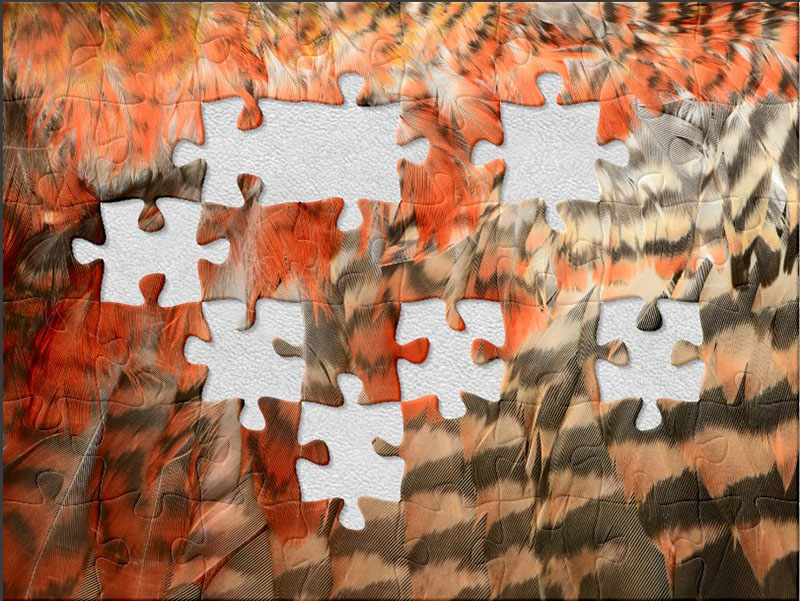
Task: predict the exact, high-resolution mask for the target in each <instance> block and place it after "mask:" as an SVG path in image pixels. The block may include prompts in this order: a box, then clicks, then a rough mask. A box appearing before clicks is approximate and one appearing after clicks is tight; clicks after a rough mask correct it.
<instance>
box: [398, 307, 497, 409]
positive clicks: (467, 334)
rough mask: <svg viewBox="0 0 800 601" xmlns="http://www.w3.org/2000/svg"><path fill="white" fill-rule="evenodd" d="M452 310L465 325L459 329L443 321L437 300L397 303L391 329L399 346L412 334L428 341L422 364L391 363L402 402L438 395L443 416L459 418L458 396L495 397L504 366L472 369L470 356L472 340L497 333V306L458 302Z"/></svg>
mask: <svg viewBox="0 0 800 601" xmlns="http://www.w3.org/2000/svg"><path fill="white" fill-rule="evenodd" d="M458 311H459V314H460V315H461V317H462V319H463V320H464V322H465V323H466V329H465V330H463V331H456V330H453V329H452V328H451V327H450V326H448V325H447V323H446V321H445V311H444V306H443V304H442V302H441V301H439V300H433V299H432V300H428V301H420V302H415V303H403V305H402V310H401V311H400V321H399V323H398V326H397V339H398V341H401V343H402V342H404V341H407V340H411V339H413V338H416V337H418V336H425V337H426V338H428V340H430V348H429V350H428V356H427V358H426V359H425V361H423V362H422V363H419V364H413V363H410V362H408V361H402V362H400V363H398V364H397V374H398V376H399V378H400V390H401V392H402V398H403V400H404V401H408V400H411V399H415V398H418V397H422V396H425V395H428V394H433V393H434V392H438V396H439V404H440V410H441V413H442V415H443V416H444V417H446V418H451V417H459V416H461V415H463V414H464V405H463V403H462V402H461V398H460V393H461V392H470V393H473V394H476V395H478V396H482V397H485V398H490V399H498V398H499V397H500V390H501V383H502V378H503V369H504V365H503V363H502V362H500V361H496V362H493V363H489V364H485V365H476V364H475V363H474V362H473V360H472V356H471V351H470V349H471V346H472V342H473V340H474V339H475V338H478V337H486V338H489V339H495V342H497V343H498V344H499V342H500V341H499V340H496V339H497V337H498V335H499V334H498V333H500V332H502V331H503V321H502V318H501V314H500V305H499V303H493V302H488V301H477V300H464V301H461V302H460V303H458Z"/></svg>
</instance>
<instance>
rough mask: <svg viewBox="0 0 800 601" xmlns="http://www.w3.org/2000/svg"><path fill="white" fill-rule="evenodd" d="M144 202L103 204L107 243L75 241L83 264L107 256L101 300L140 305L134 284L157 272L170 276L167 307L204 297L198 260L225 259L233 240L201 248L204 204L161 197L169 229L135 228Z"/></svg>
mask: <svg viewBox="0 0 800 601" xmlns="http://www.w3.org/2000/svg"><path fill="white" fill-rule="evenodd" d="M141 203H142V201H140V200H123V201H118V202H104V203H101V204H100V213H101V215H102V220H103V228H104V229H105V243H104V244H102V245H95V244H93V243H91V242H89V241H87V240H83V239H81V238H75V239H74V240H73V242H72V247H73V253H74V255H75V257H76V259H77V260H78V261H79V262H81V263H89V262H91V261H93V260H94V259H98V258H99V259H102V260H103V283H102V288H101V294H100V298H101V300H102V301H104V302H118V303H128V304H132V305H134V304H137V302H138V298H139V296H138V291H137V290H136V289H135V287H134V283H135V282H137V281H138V280H139V278H141V277H143V276H145V275H147V274H149V273H155V272H161V273H164V274H166V276H167V279H166V285H165V287H164V290H163V291H162V294H161V297H160V302H161V304H162V305H163V306H173V305H179V304H181V303H188V302H197V301H199V300H201V295H200V285H199V282H198V280H197V261H198V260H199V259H200V258H201V257H202V258H204V259H206V260H209V261H211V262H213V263H219V262H221V261H223V260H224V259H225V258H226V256H227V254H228V242H227V241H219V242H217V243H215V244H210V245H206V246H199V245H198V244H197V243H196V242H195V236H196V231H197V225H198V223H199V221H200V213H201V209H202V207H201V205H200V203H194V202H187V201H182V200H177V199H172V198H163V199H160V200H159V201H158V206H159V207H160V210H161V212H162V213H163V215H164V217H165V227H164V228H162V229H160V230H159V231H157V232H145V231H142V230H141V229H139V228H138V227H136V219H137V215H138V214H139V211H140V210H141V206H142V204H141Z"/></svg>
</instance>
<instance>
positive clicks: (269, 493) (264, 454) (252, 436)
mask: <svg viewBox="0 0 800 601" xmlns="http://www.w3.org/2000/svg"><path fill="white" fill-rule="evenodd" d="M258 407H259V409H260V410H261V413H262V415H263V416H264V423H265V424H266V425H265V427H264V429H263V430H243V433H242V436H243V441H242V453H243V458H242V470H243V472H242V473H249V472H252V474H253V485H254V487H255V491H256V496H257V498H258V503H259V505H260V506H261V507H270V506H273V505H280V504H283V503H290V502H297V503H299V501H300V485H299V483H298V481H297V474H296V472H295V462H296V461H297V460H298V459H306V460H308V461H310V462H312V463H316V464H318V465H327V464H328V461H329V455H328V447H327V446H326V445H325V443H324V442H322V441H321V440H312V441H310V442H308V443H305V444H298V442H297V431H298V428H299V427H300V411H301V405H300V403H296V402H295V403H292V402H288V401H281V400H279V399H275V398H271V397H262V398H260V399H259V400H258ZM278 458H279V459H278ZM286 527H287V528H289V527H291V524H289V523H287V524H286Z"/></svg>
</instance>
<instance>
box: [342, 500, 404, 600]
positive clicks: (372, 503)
mask: <svg viewBox="0 0 800 601" xmlns="http://www.w3.org/2000/svg"><path fill="white" fill-rule="evenodd" d="M358 507H359V509H360V510H361V513H362V515H363V516H364V527H363V528H362V529H359V530H352V529H350V528H347V527H343V526H338V525H336V524H335V525H334V527H333V530H332V532H331V540H330V546H331V556H332V559H331V567H332V568H333V584H332V586H331V596H339V597H347V598H361V597H375V596H382V597H387V598H391V599H410V598H411V597H412V590H411V575H410V571H409V566H408V560H407V558H406V551H405V535H404V527H403V510H402V505H401V504H400V503H394V502H391V501H386V500H383V499H376V498H372V497H360V498H359V499H358ZM365 562H368V563H369V565H370V570H364V569H363V568H362V566H363V565H364V563H365Z"/></svg>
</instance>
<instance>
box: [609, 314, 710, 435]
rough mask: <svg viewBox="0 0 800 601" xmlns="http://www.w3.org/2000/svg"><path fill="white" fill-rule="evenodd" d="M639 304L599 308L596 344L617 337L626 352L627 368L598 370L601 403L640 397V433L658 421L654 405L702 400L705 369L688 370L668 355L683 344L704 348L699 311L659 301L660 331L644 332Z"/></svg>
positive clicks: (696, 365)
mask: <svg viewBox="0 0 800 601" xmlns="http://www.w3.org/2000/svg"><path fill="white" fill-rule="evenodd" d="M642 305H643V303H642V301H641V300H640V299H623V300H616V301H610V302H605V303H603V304H602V305H601V307H600V322H599V325H598V329H597V339H598V340H599V341H603V340H605V339H606V338H608V337H609V336H611V335H612V333H613V336H615V337H619V338H620V339H621V340H622V341H623V342H624V343H625V346H626V347H627V349H628V357H629V358H628V363H627V365H625V366H616V365H614V364H612V363H608V362H606V361H600V362H598V363H597V364H596V370H597V379H598V382H599V386H600V399H601V401H604V402H607V401H615V400H618V399H623V398H626V397H641V398H643V399H644V401H645V403H644V406H643V410H642V413H640V414H639V417H638V418H637V422H636V423H637V426H638V427H639V428H642V429H647V428H653V427H655V426H657V425H658V423H659V421H660V419H661V416H660V414H659V412H658V411H657V410H656V406H655V401H656V400H657V399H659V398H662V397H664V398H671V399H678V400H682V401H689V402H695V401H697V400H698V399H699V398H700V385H701V383H702V379H703V372H704V369H705V366H704V364H703V363H702V362H701V361H693V362H690V363H688V364H687V365H677V364H674V363H673V362H672V358H671V357H672V355H671V354H672V352H673V351H672V349H673V348H674V347H675V346H676V345H680V344H683V343H682V342H681V341H683V340H687V341H691V340H692V339H694V340H695V341H696V343H697V344H700V343H701V342H702V339H698V338H702V328H701V326H700V306H699V305H698V304H697V303H686V302H680V301H672V300H668V299H662V300H659V301H658V309H659V311H660V312H661V313H662V314H663V316H664V321H663V322H662V325H661V327H660V328H659V329H657V330H654V331H642V330H640V329H639V328H637V327H636V323H637V316H638V315H639V314H640V312H641V307H642Z"/></svg>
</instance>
